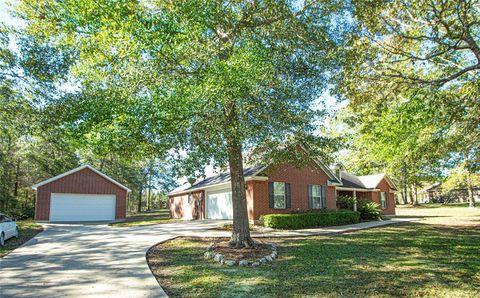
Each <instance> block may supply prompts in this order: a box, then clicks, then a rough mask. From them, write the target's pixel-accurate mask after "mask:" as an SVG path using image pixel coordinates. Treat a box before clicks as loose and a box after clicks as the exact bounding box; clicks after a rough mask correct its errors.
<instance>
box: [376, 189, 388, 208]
mask: <svg viewBox="0 0 480 298" xmlns="http://www.w3.org/2000/svg"><path fill="white" fill-rule="evenodd" d="M386 194H387V193H386V192H379V193H378V195H379V203H380V208H382V209H387V208H388V202H387V195H386Z"/></svg>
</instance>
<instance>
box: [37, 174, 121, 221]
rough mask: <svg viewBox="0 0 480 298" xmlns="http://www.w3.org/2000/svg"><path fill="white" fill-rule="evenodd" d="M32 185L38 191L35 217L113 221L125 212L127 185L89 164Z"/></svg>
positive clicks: (48, 219) (39, 218)
mask: <svg viewBox="0 0 480 298" xmlns="http://www.w3.org/2000/svg"><path fill="white" fill-rule="evenodd" d="M32 188H33V189H35V190H36V194H37V197H36V201H35V220H37V221H50V222H75V221H78V222H83V221H115V220H123V219H125V216H126V210H127V197H128V193H129V192H130V189H128V188H127V187H126V186H124V185H122V184H120V183H119V182H117V181H115V180H113V179H112V178H110V177H108V176H107V175H105V174H103V173H101V172H99V171H97V170H95V169H94V168H92V167H91V166H89V165H85V166H81V167H78V168H75V169H73V170H71V171H68V172H65V173H63V174H60V175H58V176H55V177H52V178H50V179H47V180H45V181H42V182H40V183H37V184H35V185H33V186H32Z"/></svg>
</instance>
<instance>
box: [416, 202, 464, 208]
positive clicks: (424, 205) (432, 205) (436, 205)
mask: <svg viewBox="0 0 480 298" xmlns="http://www.w3.org/2000/svg"><path fill="white" fill-rule="evenodd" d="M463 207H468V203H448V204H443V203H422V204H418V205H417V206H415V208H463Z"/></svg>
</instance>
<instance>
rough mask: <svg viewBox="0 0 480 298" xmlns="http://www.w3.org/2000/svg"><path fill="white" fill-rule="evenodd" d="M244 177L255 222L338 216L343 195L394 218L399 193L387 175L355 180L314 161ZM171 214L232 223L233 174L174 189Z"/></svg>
mask: <svg viewBox="0 0 480 298" xmlns="http://www.w3.org/2000/svg"><path fill="white" fill-rule="evenodd" d="M335 172H336V173H335ZM244 176H245V184H246V187H245V192H246V197H247V209H248V217H249V219H250V220H258V219H259V217H260V216H261V215H264V214H273V213H291V212H302V211H307V210H315V209H331V210H336V209H337V203H336V198H337V196H339V195H351V196H356V197H358V198H360V199H364V200H367V201H372V202H375V203H378V204H379V206H380V207H381V210H382V211H383V213H384V214H389V215H392V214H395V200H394V192H395V190H396V189H395V185H394V184H393V183H392V181H391V180H390V179H389V178H388V177H387V176H386V175H385V174H377V175H369V176H354V175H351V174H348V173H346V172H342V171H334V170H331V169H329V168H328V167H327V166H325V165H324V164H323V163H322V162H321V161H312V162H311V163H310V164H308V165H306V166H304V167H302V168H297V167H295V166H292V165H288V164H284V165H279V166H273V165H270V166H255V167H248V168H245V169H244ZM169 208H170V216H171V217H172V218H183V219H207V218H208V219H231V218H232V217H233V211H232V192H231V186H230V174H229V173H221V174H219V175H216V176H212V177H209V178H206V179H203V180H200V181H197V182H195V183H193V184H191V185H190V184H187V185H184V186H181V187H179V188H177V189H175V190H174V191H172V192H171V193H169Z"/></svg>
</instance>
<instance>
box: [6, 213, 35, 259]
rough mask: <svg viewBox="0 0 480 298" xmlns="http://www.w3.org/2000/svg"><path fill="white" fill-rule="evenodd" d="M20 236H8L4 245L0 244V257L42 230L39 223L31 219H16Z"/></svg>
mask: <svg viewBox="0 0 480 298" xmlns="http://www.w3.org/2000/svg"><path fill="white" fill-rule="evenodd" d="M17 226H18V230H19V232H20V236H19V237H18V238H10V239H8V240H7V241H5V246H0V258H3V257H4V256H6V255H7V254H9V253H10V252H11V251H12V250H14V249H15V248H17V247H19V246H20V245H22V244H23V243H25V242H27V241H28V240H30V239H32V238H33V237H34V236H35V235H37V234H38V233H40V232H41V231H43V228H42V226H41V225H39V224H37V223H35V222H34V221H33V220H19V221H17Z"/></svg>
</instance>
